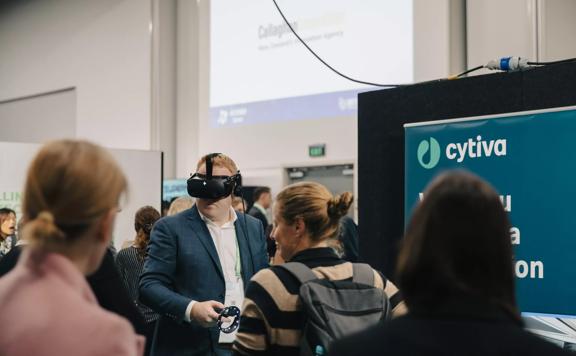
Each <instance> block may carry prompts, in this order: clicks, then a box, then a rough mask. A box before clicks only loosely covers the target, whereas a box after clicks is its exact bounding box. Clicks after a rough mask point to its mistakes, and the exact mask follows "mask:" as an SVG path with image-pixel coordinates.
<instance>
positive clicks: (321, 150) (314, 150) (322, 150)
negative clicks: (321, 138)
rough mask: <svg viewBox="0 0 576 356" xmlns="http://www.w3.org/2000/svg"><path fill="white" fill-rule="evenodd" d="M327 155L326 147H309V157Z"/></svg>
mask: <svg viewBox="0 0 576 356" xmlns="http://www.w3.org/2000/svg"><path fill="white" fill-rule="evenodd" d="M325 155H326V145H324V144H322V145H311V146H308V156H310V157H324V156H325Z"/></svg>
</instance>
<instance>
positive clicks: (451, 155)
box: [446, 135, 506, 163]
mask: <svg viewBox="0 0 576 356" xmlns="http://www.w3.org/2000/svg"><path fill="white" fill-rule="evenodd" d="M492 154H495V155H496V156H506V139H498V140H490V141H483V140H482V136H480V135H478V136H476V141H474V139H473V138H469V139H468V141H466V142H463V143H450V144H448V146H446V157H447V158H448V159H456V162H458V163H460V162H463V161H464V160H465V159H466V157H468V158H480V157H490V156H492Z"/></svg>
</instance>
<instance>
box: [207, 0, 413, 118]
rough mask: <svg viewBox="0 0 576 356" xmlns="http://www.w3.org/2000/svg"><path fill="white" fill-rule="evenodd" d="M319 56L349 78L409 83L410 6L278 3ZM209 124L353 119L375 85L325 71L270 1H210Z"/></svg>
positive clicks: (327, 0)
mask: <svg viewBox="0 0 576 356" xmlns="http://www.w3.org/2000/svg"><path fill="white" fill-rule="evenodd" d="M277 2H278V5H279V6H280V7H281V8H282V10H283V12H284V14H285V15H286V17H287V18H288V20H289V21H290V22H291V25H292V26H293V28H294V29H295V30H296V32H297V33H298V34H299V35H300V36H301V37H302V38H303V39H304V40H305V41H306V42H307V44H308V45H309V46H310V47H311V48H312V49H313V50H314V51H315V52H316V53H318V55H319V56H320V57H322V58H323V59H325V60H326V61H327V62H328V63H329V64H331V65H332V66H333V67H335V68H336V69H338V70H340V71H341V72H343V73H344V74H347V75H349V76H351V77H353V78H356V79H360V80H364V81H370V82H378V83H384V84H388V83H408V82H411V81H412V80H413V34H412V32H413V24H412V22H413V21H412V17H413V16H412V15H413V10H412V1H396V0H358V1H354V2H350V1H349V0H290V1H288V0H277ZM210 11H211V19H210V24H211V25H210V44H211V51H210V57H211V58H210V121H211V126H213V127H225V126H230V125H242V124H255V123H263V122H273V121H286V120H304V119H311V118H329V117H342V116H352V115H356V109H357V99H356V96H357V93H358V92H360V91H366V90H373V89H374V87H370V86H367V85H362V84H357V83H354V82H351V81H348V80H346V79H344V78H341V77H339V76H337V75H336V74H334V73H333V72H331V71H330V70H329V69H328V68H326V67H325V66H324V65H323V64H322V63H320V62H319V61H318V60H317V59H316V58H314V57H313V55H312V54H311V53H309V52H308V51H307V50H306V49H305V48H304V46H303V45H302V44H301V43H299V42H298V40H297V39H296V37H295V36H294V35H293V34H292V33H291V32H290V29H289V28H288V26H287V25H286V24H285V23H284V22H283V20H282V18H281V16H280V14H279V13H278V12H277V10H276V8H275V7H274V4H273V2H272V1H271V0H250V1H248V0H212V2H211V9H210Z"/></svg>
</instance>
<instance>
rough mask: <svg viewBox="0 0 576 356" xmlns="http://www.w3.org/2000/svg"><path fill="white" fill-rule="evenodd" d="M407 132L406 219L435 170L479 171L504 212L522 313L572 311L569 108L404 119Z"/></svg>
mask: <svg viewBox="0 0 576 356" xmlns="http://www.w3.org/2000/svg"><path fill="white" fill-rule="evenodd" d="M405 135H406V137H405V138H406V140H405V142H406V147H405V167H406V171H405V179H406V180H405V202H404V203H405V204H404V206H405V216H406V219H409V218H410V215H411V211H412V209H413V207H414V206H415V204H416V203H417V202H418V200H419V199H421V197H422V193H423V192H424V189H425V187H426V186H427V184H428V183H429V182H430V181H431V180H432V179H433V178H434V177H435V176H437V175H438V174H439V173H441V172H443V171H445V170H448V169H466V170H469V171H471V172H473V173H475V174H477V175H479V176H481V177H482V178H484V179H485V180H487V181H488V182H490V183H491V184H492V186H494V187H495V188H496V190H497V191H498V192H499V194H500V196H501V200H502V203H503V205H504V208H505V209H506V211H507V212H508V213H509V214H510V220H511V222H512V226H513V227H512V228H511V230H510V238H511V241H512V244H513V246H514V252H515V273H516V277H517V283H516V287H517V298H518V303H519V306H520V309H521V311H522V312H527V313H545V314H557V315H572V316H574V315H576V233H575V228H576V209H575V208H574V207H573V206H572V204H573V203H574V202H576V110H575V108H573V107H572V108H569V109H561V110H549V111H541V112H527V113H518V114H514V115H500V116H491V117H481V118H472V119H462V120H450V121H444V122H442V123H430V124H418V125H417V124H409V125H406V126H405ZM407 221H408V220H407ZM462 237H463V238H466V232H465V231H463V232H462ZM470 243H471V244H473V243H474V241H470ZM470 263H474V261H470Z"/></svg>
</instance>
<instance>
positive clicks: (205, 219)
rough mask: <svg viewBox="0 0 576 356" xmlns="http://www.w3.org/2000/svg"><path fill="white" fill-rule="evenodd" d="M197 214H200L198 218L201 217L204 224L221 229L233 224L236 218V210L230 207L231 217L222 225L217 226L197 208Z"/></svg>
mask: <svg viewBox="0 0 576 356" xmlns="http://www.w3.org/2000/svg"><path fill="white" fill-rule="evenodd" d="M198 214H200V219H202V221H204V222H205V223H206V225H212V226H216V227H218V228H221V229H223V228H228V227H232V226H234V223H235V222H236V220H238V215H237V214H236V211H234V209H233V208H232V207H230V216H231V217H232V218H231V219H230V220H228V221H227V222H225V223H224V224H223V225H222V226H219V225H218V224H216V223H215V222H214V221H212V220H210V218H208V217H207V216H206V215H204V214H202V212H201V211H200V209H198Z"/></svg>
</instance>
